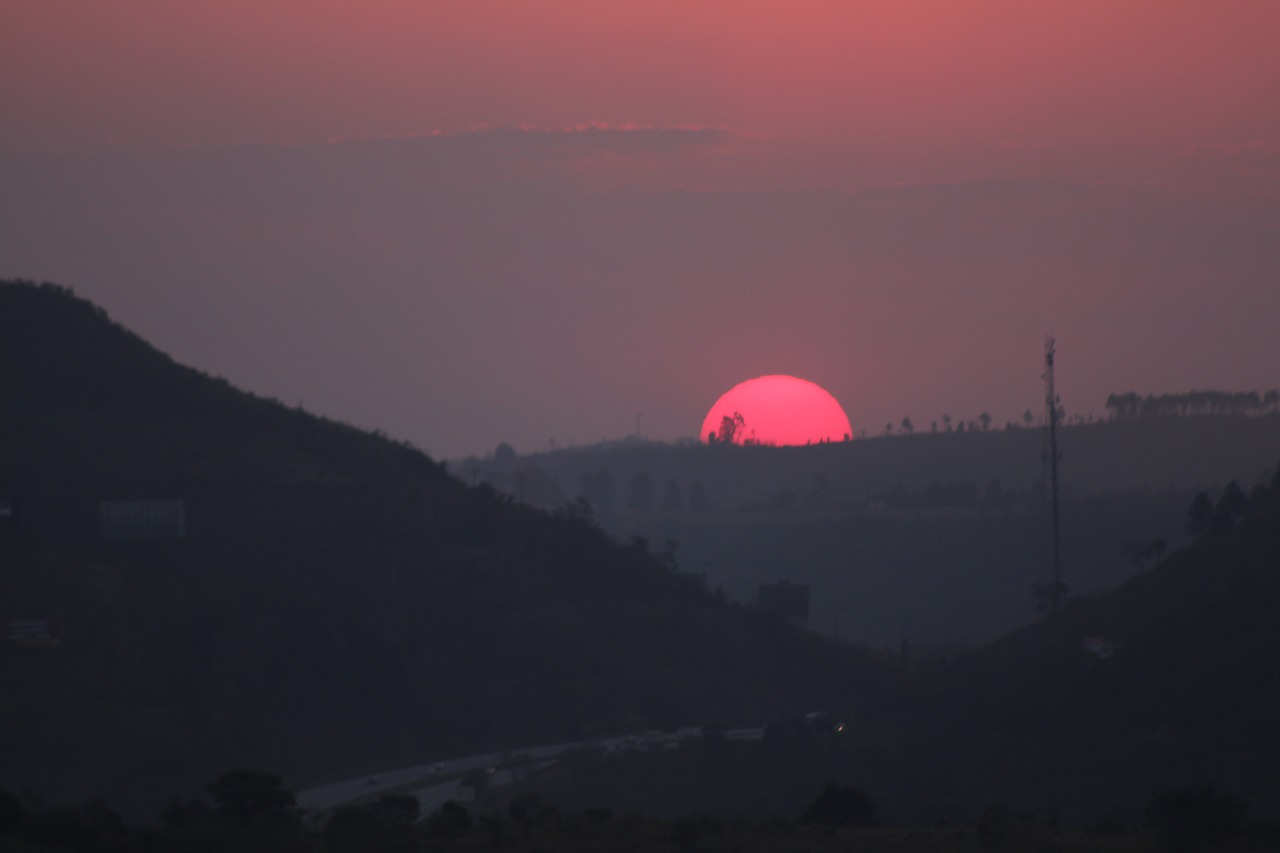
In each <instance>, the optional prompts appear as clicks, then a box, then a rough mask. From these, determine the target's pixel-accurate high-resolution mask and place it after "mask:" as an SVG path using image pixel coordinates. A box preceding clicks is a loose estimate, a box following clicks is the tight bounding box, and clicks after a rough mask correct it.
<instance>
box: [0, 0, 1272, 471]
mask: <svg viewBox="0 0 1280 853" xmlns="http://www.w3.org/2000/svg"><path fill="white" fill-rule="evenodd" d="M1277 44H1280V3H1277V2H1274V0H1257V1H1256V2H1245V1H1244V0H1213V2H1193V1H1192V0H1185V1H1183V2H1180V1H1179V0H1164V2H1156V0H1150V2H1136V0H1106V1H1105V2H1104V0H1098V2H1091V0H1070V2H1053V0H1037V2H1027V0H966V2H963V3H961V2H954V0H939V2H926V0H884V1H883V2H874V0H865V2H857V0H831V2H790V3H783V2H752V0H733V2H722V0H708V2H690V0H679V2H667V1H666V0H643V2H641V1H640V0H637V2H613V0H574V2H566V0H544V2H535V0H503V2H496V0H458V2H441V0H404V2H368V3H361V4H355V3H349V2H341V3H340V2H326V0H306V2H279V0H277V2H272V3H265V4H264V3H261V2H241V0H219V2H209V3H201V4H196V3H174V2H172V0H141V2H129V0H123V2H113V3H109V4H108V3H93V4H89V3H86V4H75V3H64V2H56V3H55V2H48V0H0V79H2V80H3V81H4V82H3V83H0V276H4V277H26V278H34V279H44V280H52V281H57V282H59V283H61V284H65V285H69V286H71V287H74V288H75V289H76V291H77V292H78V293H80V294H81V295H83V296H86V297H88V298H90V299H92V300H94V301H95V302H98V303H99V304H101V305H102V306H103V307H105V308H106V309H107V310H108V311H109V312H110V313H111V315H112V316H113V317H114V318H116V319H117V320H119V321H121V322H122V323H124V324H125V325H127V326H130V327H131V328H133V329H134V330H136V331H137V332H138V333H140V334H141V335H143V336H144V337H146V338H148V339H149V340H151V341H152V342H153V343H155V344H156V345H157V346H159V347H160V348H162V349H164V350H166V351H167V352H169V353H170V354H172V355H173V356H174V357H175V358H177V359H178V360H180V361H183V362H185V363H188V364H191V365H193V366H196V367H198V368H201V369H203V370H206V371H208V372H211V373H214V374H218V375H222V376H225V377H226V378H227V379H229V380H230V381H232V382H234V383H236V384H238V385H241V386H243V387H247V388H249V389H250V390H253V391H255V392H257V393H260V394H263V395H267V396H275V397H279V398H280V399H281V400H283V401H284V402H287V403H289V404H296V403H298V402H301V403H302V404H303V405H305V406H306V407H307V408H308V409H311V410H313V411H317V412H319V413H322V414H325V415H329V416H331V417H335V418H338V419H341V420H346V421H350V422H353V423H356V424H358V425H361V426H366V427H378V428H381V429H384V430H386V431H387V432H389V433H391V434H392V435H394V436H397V437H402V438H407V439H409V440H411V441H413V442H415V443H416V444H418V445H420V446H422V447H423V448H425V449H426V450H428V451H429V452H431V453H432V454H433V455H436V456H441V457H452V456H459V455H466V454H469V453H484V452H488V451H489V450H491V449H492V448H493V447H494V445H496V444H497V443H498V442H499V441H509V442H511V443H512V444H514V445H515V446H516V447H517V448H518V449H520V450H534V449H540V448H545V447H546V446H548V443H549V441H551V440H553V439H554V440H555V441H556V442H557V443H558V444H560V445H565V444H569V443H574V442H576V443H585V442H590V441H595V440H598V439H601V438H616V437H620V436H622V435H625V434H627V433H630V432H633V431H634V430H635V428H636V415H637V413H639V412H643V413H644V414H643V420H642V429H643V432H644V434H645V435H646V436H647V437H651V438H662V439H674V438H679V437H686V436H689V437H691V436H694V435H695V434H696V432H697V430H698V428H699V425H700V424H701V421H702V417H703V415H704V414H705V413H706V410H707V408H708V407H709V406H710V405H711V404H712V403H713V402H714V401H715V400H716V398H717V397H718V396H719V395H720V394H722V393H723V392H724V391H726V390H727V389H728V388H730V387H731V386H732V385H734V384H736V383H737V382H739V381H741V380H743V379H747V378H749V377H752V376H757V375H761V374H767V373H793V374H795V375H798V376H802V377H804V378H806V379H809V380H812V381H814V382H817V383H819V384H821V385H822V386H824V387H826V388H827V389H829V390H830V391H831V392H832V393H833V394H835V396H836V397H837V398H838V399H839V400H840V401H841V402H842V403H843V404H844V406H845V408H846V410H847V411H848V413H849V416H850V419H851V421H852V422H853V425H854V428H855V430H861V429H864V428H865V429H867V431H868V432H869V433H871V434H875V433H879V432H881V431H883V428H884V424H885V422H886V421H890V420H891V421H893V422H895V423H896V422H898V421H899V420H901V418H902V417H903V416H904V415H910V416H911V418H912V419H913V420H914V421H915V423H916V425H917V428H920V427H921V426H924V425H927V424H928V422H929V421H930V420H932V419H935V418H939V417H940V416H941V415H942V414H943V413H944V412H945V413H948V414H950V415H951V416H952V417H953V418H956V419H960V418H964V419H972V418H975V417H976V416H977V415H978V414H979V413H980V412H982V411H984V410H986V411H989V412H990V413H991V414H992V415H993V417H994V419H995V421H996V423H997V424H1002V423H1003V422H1004V421H1006V420H1010V419H1016V418H1019V417H1020V415H1021V413H1022V412H1023V410H1024V409H1027V408H1031V409H1033V410H1036V411H1038V410H1039V408H1040V406H1041V405H1042V404H1041V398H1040V394H1041V392H1040V383H1039V376H1040V358H1041V351H1042V347H1043V338H1044V335H1045V334H1046V333H1048V332H1049V331H1050V330H1052V331H1053V332H1054V333H1055V334H1056V336H1057V338H1058V341H1059V387H1060V391H1061V394H1062V397H1063V403H1064V405H1065V406H1066V408H1067V409H1068V411H1069V412H1095V413H1100V412H1101V411H1102V404H1103V402H1104V401H1105V398H1106V395H1107V394H1108V393H1109V392H1111V391H1125V390H1134V391H1138V392H1139V393H1153V392H1154V393H1159V392H1163V391H1179V390H1189V389H1191V388H1205V387H1216V388H1222V389H1226V390H1242V389H1261V388H1270V387H1275V386H1277V385H1280V367H1278V366H1280V333H1278V330H1277V317H1280V51H1278V50H1277V49H1276V45H1277Z"/></svg>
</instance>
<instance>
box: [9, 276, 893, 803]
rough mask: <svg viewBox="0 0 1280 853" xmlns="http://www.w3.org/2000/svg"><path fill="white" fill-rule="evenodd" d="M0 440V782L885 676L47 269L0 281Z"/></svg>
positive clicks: (640, 550) (814, 701) (421, 745)
mask: <svg viewBox="0 0 1280 853" xmlns="http://www.w3.org/2000/svg"><path fill="white" fill-rule="evenodd" d="M439 402H440V405H442V406H443V405H448V401H445V400H442V401H439ZM0 454H2V455H0V500H2V501H3V502H4V505H5V506H6V507H8V508H9V509H10V510H12V511H11V512H10V513H9V515H8V516H6V526H5V529H3V530H0V608H3V612H0V618H2V619H4V620H5V622H6V625H7V626H9V627H8V629H7V630H8V633H7V634H6V638H5V639H6V644H5V646H4V649H3V653H2V654H0V680H2V681H3V683H4V684H5V685H6V688H5V689H6V693H7V694H8V696H9V697H10V698H9V699H8V700H6V702H5V703H3V709H2V710H0V754H4V755H5V756H6V759H5V761H4V762H3V769H0V787H8V788H10V789H12V790H24V791H31V792H35V793H38V794H39V795H41V796H45V797H49V798H55V799H63V800H75V799H87V798H89V797H106V798H107V799H108V800H110V801H111V802H113V803H115V804H118V805H119V806H121V807H124V808H136V809H143V810H151V809H154V808H155V807H156V805H157V804H158V803H160V802H162V801H164V800H166V799H168V798H169V797H173V796H179V795H188V794H191V793H195V792H198V791H199V790H200V786H202V785H203V784H204V783H205V782H208V781H209V780H210V779H213V778H215V777H216V776H218V775H219V774H221V773H223V772H225V771H227V770H230V769H235V768H237V767H255V768H261V769H265V770H271V771H273V772H277V773H280V774H282V775H284V776H285V778H286V779H287V780H288V781H289V782H290V783H291V784H295V785H305V784H309V783H315V782H322V781H326V780H330V779H340V778H345V777H348V776H352V775H357V774H360V773H365V772H370V771H373V770H377V769H382V768H386V767H388V766H397V765H405V764H412V763H417V762H421V761H427V760H435V759H438V758H444V757H448V756H451V755H458V754H466V753H467V752H468V751H478V750H489V749H510V748H520V747H523V746H528V745H533V744H537V743H544V742H556V741H559V740H565V739H571V738H578V737H582V736H585V735H591V734H595V733H603V732H624V731H636V730H645V729H649V728H659V727H662V728H666V727H674V726H680V725H701V724H729V723H740V722H752V721H759V722H764V721H766V720H769V719H773V718H777V717H780V716H784V715H794V714H800V713H804V712H805V711H807V710H812V709H814V708H824V709H828V708H829V709H833V710H844V709H845V708H852V707H853V706H856V705H857V704H858V703H859V702H860V701H862V700H861V699H860V697H862V696H866V695H870V694H874V693H876V692H878V689H877V688H876V687H875V685H877V684H881V683H884V682H885V680H886V679H889V678H893V677H896V676H894V675H892V674H891V673H890V671H889V669H888V668H887V667H886V666H885V665H884V664H883V663H881V662H880V661H878V660H876V659H875V658H874V657H873V656H871V655H870V654H867V653H862V652H859V651H857V650H852V649H850V648H848V647H844V646H840V645H838V644H836V643H834V642H830V641H827V640H824V639H822V638H819V637H816V636H813V635H809V634H805V633H803V632H800V631H798V630H796V629H794V628H792V627H791V626H789V625H785V624H782V623H781V622H779V621H776V620H770V619H767V618H764V617H762V616H758V615H756V614H754V613H752V612H749V611H747V610H744V609H742V608H739V607H737V606H734V605H730V604H727V603H725V602H724V601H723V599H722V598H721V597H719V596H717V595H715V594H712V593H711V592H709V591H708V590H707V589H705V587H704V586H703V585H702V583H701V581H700V580H698V579H697V578H694V577H692V576H689V575H685V574H681V573H679V572H676V571H673V570H672V568H671V567H670V566H669V565H667V564H665V563H664V562H663V561H661V560H660V559H659V558H658V557H656V556H654V555H652V554H651V553H650V552H649V549H648V548H647V546H646V544H645V543H643V542H640V541H636V542H632V543H630V544H626V545H620V544H618V543H616V542H615V541H613V540H612V539H610V538H608V537H607V536H606V535H604V534H603V533H602V532H600V531H599V530H598V529H596V528H595V527H593V526H591V525H590V524H589V523H587V522H586V521H584V520H583V519H581V518H579V517H576V516H574V515H573V514H565V513H562V514H549V513H546V512H543V511H539V510H534V509H531V508H528V507H524V506H520V505H518V504H516V503H514V502H513V501H511V500H510V499H508V498H506V497H504V496H502V495H500V494H499V493H497V492H496V491H494V490H493V489H492V488H490V487H488V486H485V485H481V486H480V487H478V488H472V487H468V486H466V485H464V484H463V483H461V482H459V481H458V480H456V479H454V478H452V477H450V476H449V475H448V474H447V473H446V471H445V469H444V468H443V466H441V465H440V464H438V463H437V462H435V461H433V460H431V459H429V458H428V457H427V456H426V455H424V454H422V453H421V452H419V451H417V450H416V449H414V448H412V447H410V446H408V445H406V444H403V443H398V442H395V441H392V440H389V439H388V438H386V437H384V436H382V435H381V434H379V433H376V432H375V433H370V432H365V431H362V430H359V429H355V428H353V427H350V426H346V425H343V424H340V423H335V422H333V421H330V420H326V419H324V418H321V417H317V416H315V415H312V414H309V413H307V412H305V411H302V410H300V409H297V408H289V407H286V406H284V405H281V404H280V403H278V402H276V401H272V400H265V399H262V398H259V397H256V396H254V395H252V394H248V393H245V392H242V391H239V390H236V389H235V388H233V387H231V386H230V385H228V384H227V383H226V382H225V381H223V380H220V379H214V378H211V377H209V376H206V375H204V374H202V373H200V372H198V371H196V370H193V369H191V368H187V367H183V366H181V365H178V364H176V363H174V362H173V361H172V360H171V359H170V358H168V357H167V356H166V355H164V354H163V353H161V352H159V351H157V350H156V349H154V348H153V347H151V346H150V345H148V344H147V343H146V342H144V341H142V340H141V339H139V338H138V337H137V336H135V335H133V334H131V333H130V332H128V331H127V330H125V329H123V328H121V327H120V326H118V325H116V324H114V323H113V322H111V320H110V319H109V318H108V317H107V315H106V314H105V313H104V312H103V311H102V310H101V309H99V308H97V307H95V306H93V305H92V304H90V303H88V302H86V301H84V300H81V299H79V298H77V297H75V296H74V295H73V294H72V293H71V292H70V291H68V290H66V289H64V288H60V287H56V286H53V285H34V284H30V283H26V282H6V283H3V284H0ZM148 513H150V514H151V515H148ZM157 513H158V515H157ZM131 514H132V515H131ZM153 516H154V517H153ZM139 518H141V519H142V521H141V522H138V519H139ZM121 519H123V521H121ZM130 519H133V521H130ZM130 525H132V526H130ZM15 626H16V627H15ZM33 626H34V627H33ZM23 631H28V632H30V631H34V632H35V633H36V634H37V635H39V634H41V632H43V635H42V636H43V637H44V639H43V640H41V641H39V642H25V641H24V638H25V639H26V640H30V639H31V638H30V637H29V636H27V635H24V634H23Z"/></svg>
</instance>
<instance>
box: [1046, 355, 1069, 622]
mask: <svg viewBox="0 0 1280 853" xmlns="http://www.w3.org/2000/svg"><path fill="white" fill-rule="evenodd" d="M1054 343H1055V341H1054V339H1053V338H1052V337H1049V338H1045V342H1044V405H1045V419H1044V422H1045V429H1046V430H1047V434H1046V439H1047V441H1048V447H1047V448H1046V449H1045V454H1044V461H1045V462H1047V463H1048V464H1049V500H1050V509H1051V512H1052V523H1053V587H1052V589H1050V590H1049V609H1050V611H1051V612H1052V611H1057V609H1058V608H1059V607H1061V606H1062V599H1063V596H1064V595H1065V594H1066V589H1067V588H1066V587H1065V586H1063V585H1062V552H1061V547H1060V546H1061V541H1060V537H1059V531H1058V460H1059V458H1061V457H1060V456H1059V455H1058V395H1057V394H1056V393H1054V390H1053V356H1054Z"/></svg>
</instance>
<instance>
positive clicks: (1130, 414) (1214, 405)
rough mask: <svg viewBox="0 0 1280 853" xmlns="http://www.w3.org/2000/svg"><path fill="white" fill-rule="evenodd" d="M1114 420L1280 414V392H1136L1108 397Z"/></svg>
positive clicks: (1108, 408)
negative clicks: (1143, 394)
mask: <svg viewBox="0 0 1280 853" xmlns="http://www.w3.org/2000/svg"><path fill="white" fill-rule="evenodd" d="M1106 408H1107V412H1108V413H1109V414H1110V415H1111V418H1112V420H1118V421H1120V420H1131V419H1133V418H1152V417H1185V416H1188V415H1237V416H1241V415H1243V416H1253V417H1256V416H1258V415H1271V414H1276V413H1280V391H1278V390H1276V389H1274V388H1273V389H1271V390H1270V391H1267V392H1266V393H1265V394H1260V393H1258V392H1257V391H1188V392H1186V393H1183V394H1148V395H1147V396H1145V397H1143V396H1140V395H1138V394H1135V393H1134V392H1132V391H1129V392H1126V393H1124V394H1111V395H1109V396H1108V397H1107V405H1106Z"/></svg>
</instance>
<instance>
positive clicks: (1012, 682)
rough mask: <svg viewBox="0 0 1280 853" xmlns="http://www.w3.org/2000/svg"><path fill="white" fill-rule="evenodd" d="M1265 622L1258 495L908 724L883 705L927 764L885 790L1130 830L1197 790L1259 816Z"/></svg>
mask: <svg viewBox="0 0 1280 853" xmlns="http://www.w3.org/2000/svg"><path fill="white" fill-rule="evenodd" d="M1278 612H1280V488H1273V489H1272V493H1271V494H1270V496H1269V498H1267V499H1266V502H1265V503H1263V504H1262V505H1261V506H1259V507H1257V508H1256V509H1255V511H1254V513H1253V515H1252V516H1251V517H1250V519H1249V520H1248V521H1247V523H1246V524H1244V525H1243V526H1242V527H1241V529H1240V530H1238V531H1233V532H1227V533H1215V534H1211V535H1208V536H1206V537H1204V538H1202V539H1200V540H1198V541H1197V542H1195V543H1194V544H1192V545H1191V546H1190V547H1188V548H1186V549H1184V550H1182V551H1179V552H1178V553H1176V554H1174V555H1172V556H1171V557H1170V558H1169V559H1168V560H1166V561H1165V562H1164V563H1163V564H1161V565H1159V566H1157V567H1156V568H1154V569H1152V570H1151V571H1148V572H1144V573H1142V574H1139V575H1138V576H1136V577H1134V578H1133V579H1132V580H1130V581H1129V582H1128V583H1126V584H1125V585H1124V586H1123V587H1122V588H1120V589H1119V590H1117V591H1115V592H1113V593H1109V594H1105V595H1098V596H1094V597H1089V598H1084V599H1079V600H1076V601H1073V602H1071V603H1070V604H1069V605H1068V606H1067V607H1066V608H1065V609H1064V610H1063V611H1062V612H1061V613H1059V614H1057V615H1055V616H1054V617H1052V618H1050V619H1047V620H1044V621H1041V622H1038V623H1036V624H1034V625H1032V626H1030V627H1028V628H1026V629H1024V630H1021V631H1018V632H1016V633H1014V634H1011V635H1010V636H1008V637H1006V638H1004V639H1002V640H1000V641H999V642H997V643H995V644H993V645H991V646H990V647H988V648H986V649H984V650H982V651H981V652H978V653H976V654H974V655H972V656H970V657H968V658H965V659H963V660H962V661H960V662H959V664H958V665H957V667H956V668H954V669H953V670H951V671H949V672H947V673H945V674H942V675H940V677H939V679H938V680H937V681H936V682H935V683H932V684H930V685H929V686H928V687H927V688H926V689H925V692H924V693H923V694H922V695H921V700H922V701H921V702H920V704H919V705H918V706H917V712H916V713H915V714H914V715H912V714H909V713H906V712H904V711H903V709H902V708H897V709H895V710H894V711H893V712H892V714H893V715H894V716H896V717H897V719H896V720H894V721H893V722H892V723H891V725H894V726H899V727H901V730H903V731H909V732H911V742H912V744H913V747H912V749H911V752H912V753H913V754H914V756H915V760H917V761H919V762H921V764H922V765H923V766H931V767H933V771H932V772H931V773H929V774H927V775H924V774H922V775H920V776H918V777H916V778H914V779H910V780H908V779H904V778H902V777H899V779H898V782H899V783H900V784H902V785H904V789H903V790H902V791H900V792H899V794H900V796H903V797H905V798H907V799H909V800H914V801H916V802H924V801H932V802H934V803H939V804H941V803H944V802H948V801H949V802H950V803H951V805H953V806H955V805H957V804H959V803H960V802H964V803H965V804H966V805H967V807H968V808H969V809H971V810H972V809H980V808H982V807H984V806H985V805H988V804H990V803H992V802H997V801H1003V802H1005V803H1008V804H1009V805H1012V806H1016V807H1020V808H1026V809H1029V810H1031V811H1033V812H1034V813H1039V814H1047V813H1048V811H1049V810H1050V809H1051V808H1055V807H1056V808H1057V809H1059V811H1060V812H1061V813H1062V815H1063V817H1064V818H1067V819H1084V820H1098V819H1101V818H1103V817H1105V816H1106V814H1105V812H1107V811H1108V810H1115V813H1116V814H1117V815H1119V816H1122V817H1124V818H1126V819H1127V820H1129V821H1134V820H1136V819H1137V818H1138V817H1139V816H1140V812H1141V807H1142V805H1143V803H1145V802H1146V800H1147V798H1148V797H1150V795H1151V794H1152V793H1153V792H1154V791H1159V790H1165V789H1169V788H1173V787H1177V786H1186V785H1204V784H1206V783H1209V784H1213V785H1216V786H1217V787H1218V788H1219V789H1220V790H1225V791H1228V792H1231V793H1233V794H1236V795H1238V796H1241V797H1243V798H1244V799H1246V800H1247V801H1248V802H1249V803H1250V804H1251V805H1252V807H1253V808H1254V810H1255V813H1256V814H1257V815H1258V817H1260V818H1265V819H1269V820H1274V819H1276V817H1277V815H1280V739H1277V738H1276V732H1275V721H1276V720H1277V719H1280V667H1278V666H1277V663H1276V662H1277V661H1278V660H1280V621H1278V620H1277V619H1276V614H1277V613H1278ZM900 757H902V758H906V755H903V756H900ZM908 763H909V762H908ZM908 791H909V792H910V793H908Z"/></svg>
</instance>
